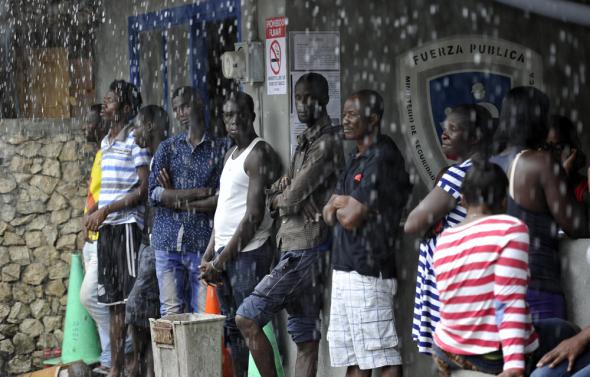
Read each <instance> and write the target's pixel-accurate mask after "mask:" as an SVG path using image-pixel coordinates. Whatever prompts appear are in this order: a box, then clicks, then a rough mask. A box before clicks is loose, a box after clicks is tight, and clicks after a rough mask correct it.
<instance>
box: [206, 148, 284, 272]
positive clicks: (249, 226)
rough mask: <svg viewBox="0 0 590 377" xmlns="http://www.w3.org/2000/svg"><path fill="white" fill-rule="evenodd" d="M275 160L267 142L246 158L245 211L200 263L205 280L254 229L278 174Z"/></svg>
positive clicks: (216, 270) (232, 253)
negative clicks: (217, 250)
mask: <svg viewBox="0 0 590 377" xmlns="http://www.w3.org/2000/svg"><path fill="white" fill-rule="evenodd" d="M277 161H278V158H277V156H276V154H275V152H274V151H273V150H272V149H271V148H270V146H268V144H266V143H264V144H262V143H259V145H257V146H256V147H255V148H254V150H252V152H251V153H250V155H249V156H248V157H247V158H246V161H245V163H244V167H245V170H246V174H247V175H248V177H249V185H248V195H247V199H246V213H245V214H244V217H243V218H242V220H241V221H240V224H239V225H238V227H237V229H236V231H235V233H234V235H233V237H232V238H231V239H230V240H229V242H228V243H227V245H226V246H225V248H224V249H223V251H222V253H221V254H220V255H219V256H218V257H217V258H216V259H214V260H213V261H212V262H209V263H204V264H203V265H202V266H201V271H202V273H203V278H204V279H205V280H206V281H212V280H213V281H214V280H215V279H214V278H212V276H215V275H216V272H218V271H219V270H220V269H221V267H222V266H223V265H224V264H225V263H226V262H227V261H229V260H230V259H232V258H234V257H235V256H236V254H237V253H238V252H239V251H240V250H241V249H243V248H244V247H245V246H246V245H247V244H248V243H249V242H250V240H251V239H252V237H253V236H254V234H255V233H256V229H257V228H258V225H260V223H261V222H262V220H263V219H264V213H265V210H266V209H265V194H264V192H265V189H266V188H268V187H269V186H270V185H271V183H272V182H273V181H274V180H275V179H276V177H277V175H278V164H277Z"/></svg>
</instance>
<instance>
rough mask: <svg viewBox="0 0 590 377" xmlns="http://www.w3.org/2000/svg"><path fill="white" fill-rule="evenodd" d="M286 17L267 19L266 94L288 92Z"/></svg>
mask: <svg viewBox="0 0 590 377" xmlns="http://www.w3.org/2000/svg"><path fill="white" fill-rule="evenodd" d="M285 29H286V22H285V17H274V18H269V19H267V20H266V54H265V55H266V58H265V60H266V94H268V95H269V96H273V95H278V94H287V42H286V31H285Z"/></svg>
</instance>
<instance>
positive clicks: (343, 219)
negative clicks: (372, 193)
mask: <svg viewBox="0 0 590 377" xmlns="http://www.w3.org/2000/svg"><path fill="white" fill-rule="evenodd" d="M334 202H335V203H334V206H335V207H336V219H337V220H338V222H339V223H340V225H342V227H343V228H344V229H346V230H349V231H350V230H354V229H357V228H359V227H360V226H361V225H362V224H363V222H364V221H365V219H366V218H367V216H368V215H369V213H370V212H371V211H370V209H369V207H368V206H367V205H366V204H364V203H362V202H360V201H358V200H357V199H356V198H354V197H352V196H349V195H341V196H337V197H336V198H335V200H334Z"/></svg>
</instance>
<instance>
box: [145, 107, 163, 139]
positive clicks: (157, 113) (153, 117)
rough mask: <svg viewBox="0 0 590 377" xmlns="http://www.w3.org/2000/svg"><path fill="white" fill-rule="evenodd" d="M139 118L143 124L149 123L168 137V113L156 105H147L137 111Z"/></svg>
mask: <svg viewBox="0 0 590 377" xmlns="http://www.w3.org/2000/svg"><path fill="white" fill-rule="evenodd" d="M139 116H141V117H142V118H143V120H144V121H145V122H151V123H153V124H154V128H155V129H156V130H159V131H161V132H162V133H163V135H165V136H168V131H169V129H170V120H169V118H168V113H167V112H166V110H164V109H163V108H162V107H160V106H158V105H147V106H144V107H142V108H141V110H139Z"/></svg>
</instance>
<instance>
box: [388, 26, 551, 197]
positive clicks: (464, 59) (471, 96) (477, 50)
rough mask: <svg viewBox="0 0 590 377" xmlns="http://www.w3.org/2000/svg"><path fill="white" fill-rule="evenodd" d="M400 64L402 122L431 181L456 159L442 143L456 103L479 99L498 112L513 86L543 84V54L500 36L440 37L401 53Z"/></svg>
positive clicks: (419, 167)
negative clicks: (448, 116)
mask: <svg viewBox="0 0 590 377" xmlns="http://www.w3.org/2000/svg"><path fill="white" fill-rule="evenodd" d="M398 66H399V76H398V77H399V80H398V88H399V90H400V95H399V96H398V98H399V103H398V105H399V106H400V109H401V111H400V114H401V124H402V125H403V126H404V130H405V138H406V142H407V143H409V145H410V146H411V150H412V158H413V161H414V164H415V166H416V168H417V170H418V172H419V175H420V177H421V179H422V180H423V181H424V182H425V183H426V184H427V185H429V186H431V185H432V184H433V183H434V180H435V179H436V176H437V175H438V173H439V172H440V171H441V169H443V168H444V167H446V166H448V165H449V164H450V163H452V162H450V161H449V160H447V158H446V157H445V156H444V155H443V153H442V149H441V143H440V136H441V134H442V123H443V122H444V119H445V118H446V114H447V113H448V112H449V111H450V109H451V108H452V107H455V106H458V105H461V104H472V103H476V104H478V105H481V106H483V107H485V108H486V109H487V110H488V111H489V112H490V114H491V115H492V116H493V117H498V116H499V113H500V108H501V105H502V99H503V98H504V95H505V94H506V93H507V92H508V91H509V90H510V88H512V87H514V86H523V85H525V86H526V85H528V86H535V87H538V88H540V89H542V61H541V57H540V55H539V54H537V53H536V52H534V51H532V50H530V49H529V48H527V47H526V46H522V45H519V44H516V43H512V42H509V41H506V40H502V39H497V38H490V37H483V36H457V37H452V38H447V39H441V40H438V41H435V42H432V43H428V44H425V45H422V46H420V47H417V48H415V49H413V50H411V51H407V52H406V53H404V54H402V55H400V57H399V65H398ZM490 142H491V140H490Z"/></svg>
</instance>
